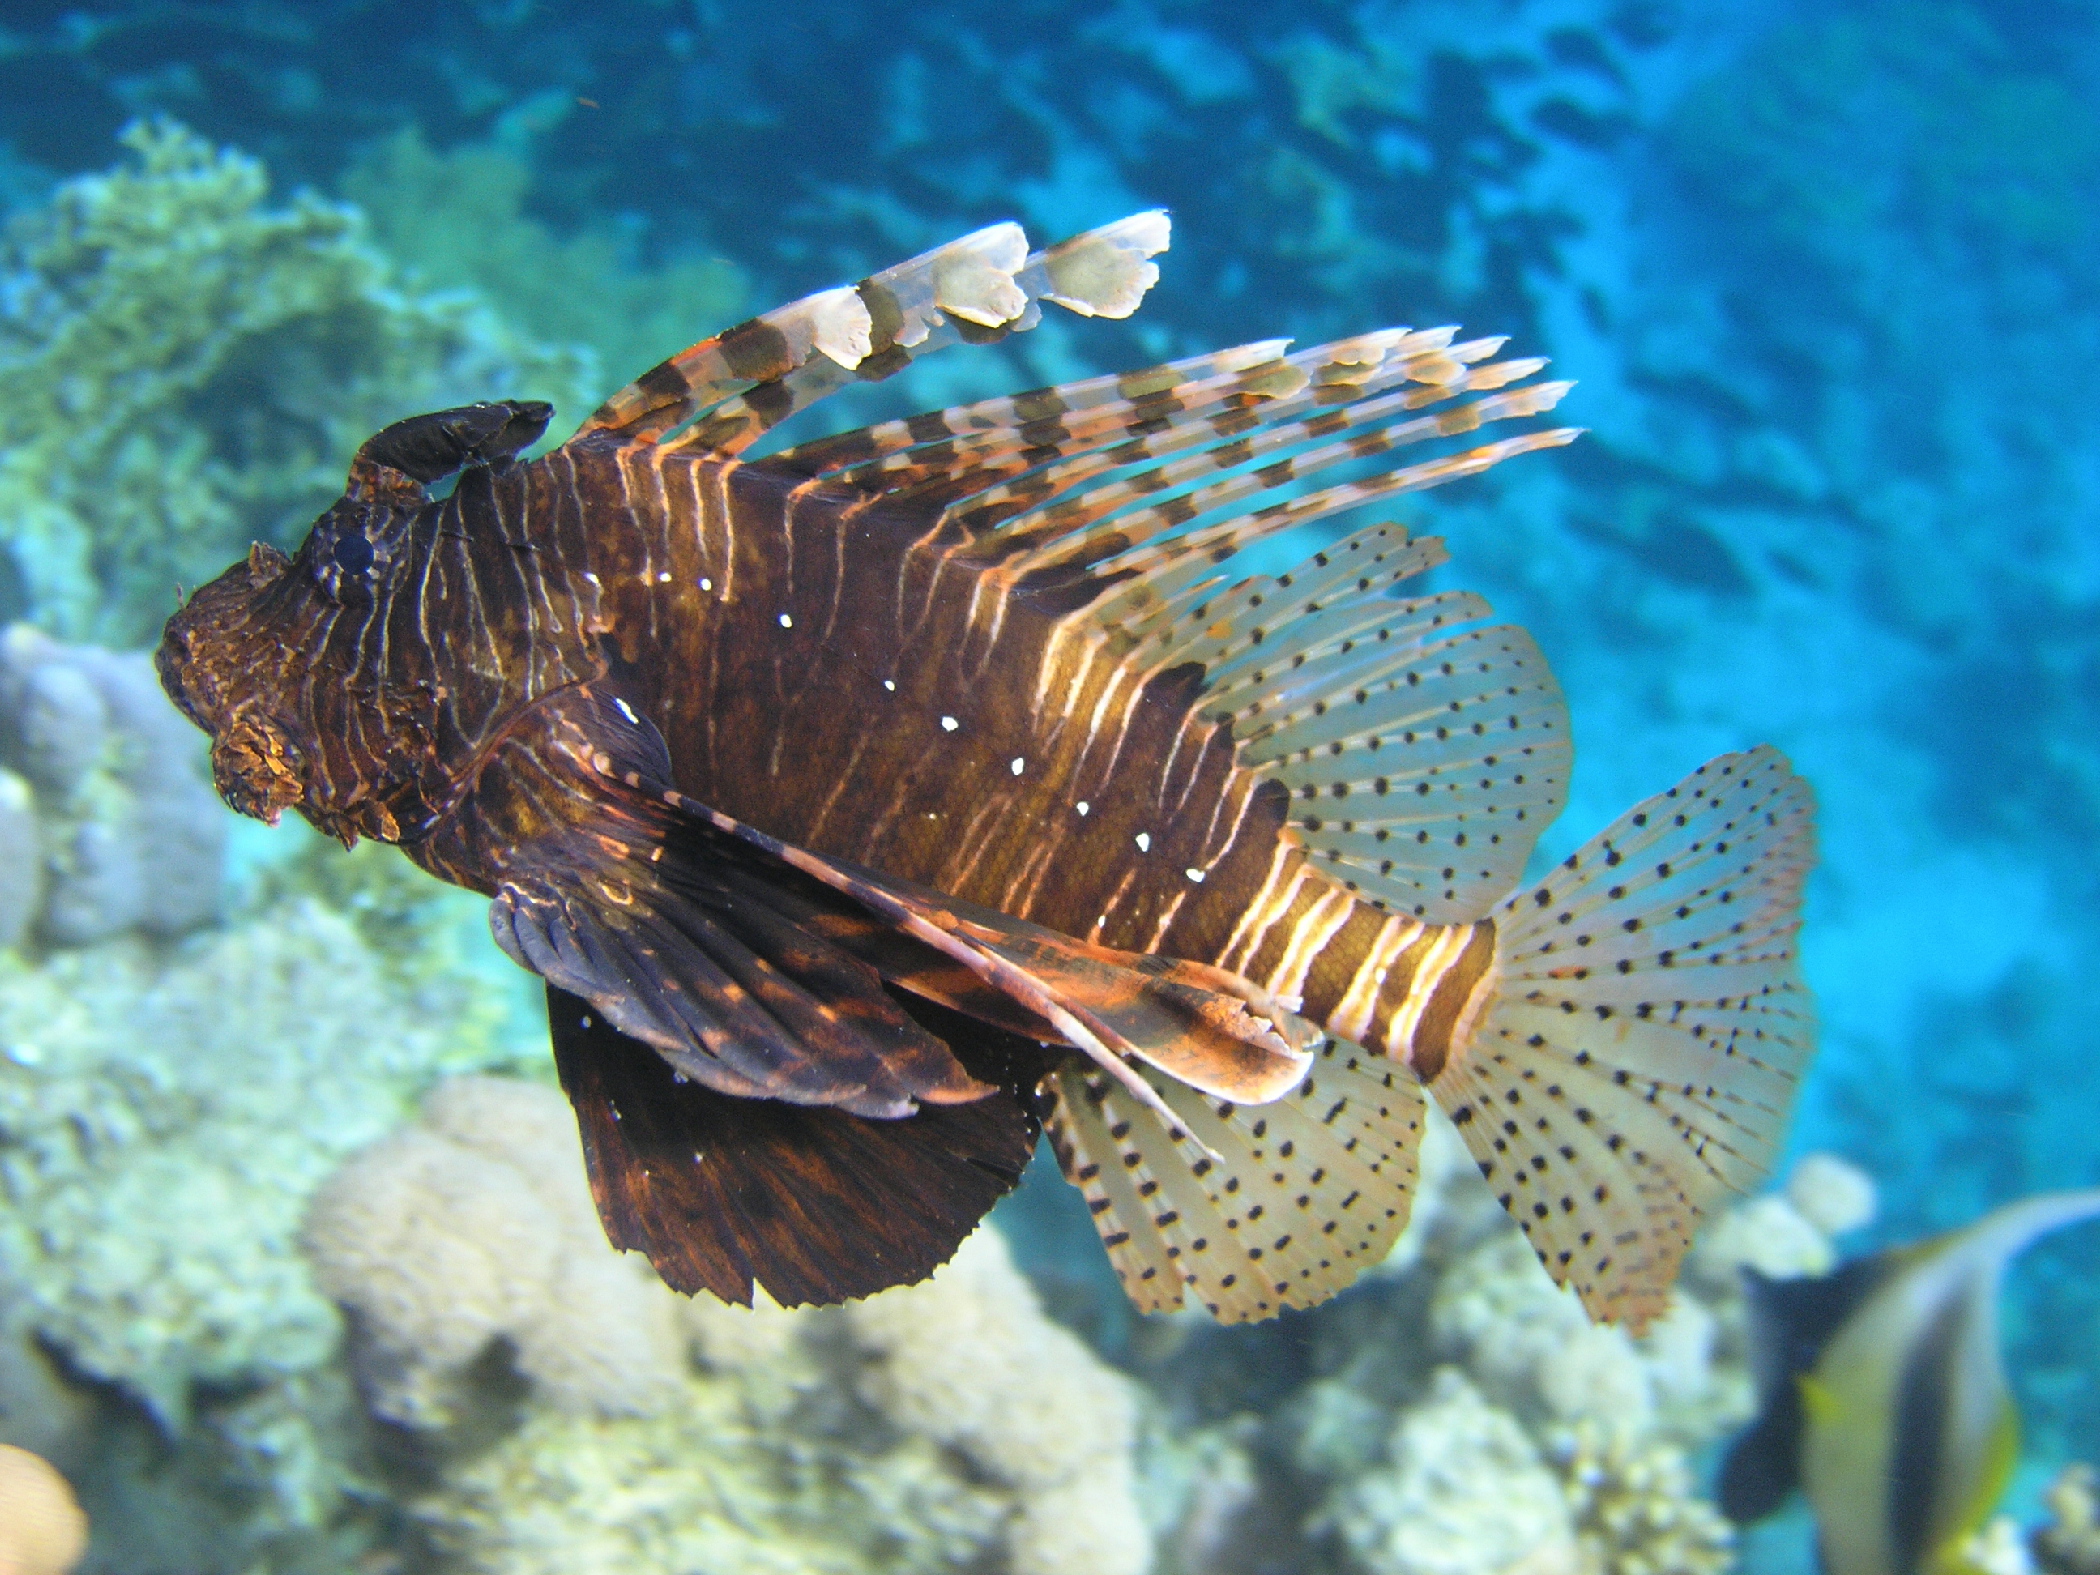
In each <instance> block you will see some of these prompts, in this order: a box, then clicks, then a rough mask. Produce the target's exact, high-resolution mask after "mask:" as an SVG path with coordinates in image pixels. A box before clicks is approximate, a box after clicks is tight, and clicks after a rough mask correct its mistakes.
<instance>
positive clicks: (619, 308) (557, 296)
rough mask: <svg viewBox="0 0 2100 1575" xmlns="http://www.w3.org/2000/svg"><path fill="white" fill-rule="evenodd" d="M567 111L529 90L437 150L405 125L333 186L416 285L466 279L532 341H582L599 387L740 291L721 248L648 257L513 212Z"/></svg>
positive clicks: (671, 343) (670, 349)
mask: <svg viewBox="0 0 2100 1575" xmlns="http://www.w3.org/2000/svg"><path fill="white" fill-rule="evenodd" d="M575 110H576V105H575V102H574V101H573V100H572V99H570V98H568V97H567V96H566V95H563V94H558V93H557V94H551V95H550V94H539V95H536V96H535V97H533V98H531V99H528V100H527V101H526V102H525V103H524V104H523V105H521V106H519V108H517V109H515V110H513V111H511V112H510V113H509V114H507V115H505V116H504V117H503V119H502V120H501V121H500V122H499V124H498V126H497V128H496V132H495V134H494V135H493V136H492V137H491V138H490V139H489V140H488V141H486V142H480V143H472V144H467V145H464V146H460V147H455V148H450V149H447V150H446V151H444V152H442V153H439V152H433V151H432V150H431V148H430V147H429V145H428V144H427V143H425V142H424V140H423V137H422V134H421V133H420V132H419V131H417V130H416V129H415V128H414V127H409V128H407V129H405V130H403V131H400V132H397V133H396V134H395V135H394V136H392V137H390V138H388V139H387V140H386V141H384V142H382V143H379V144H378V145H376V146H374V147H372V148H369V149H367V150H366V151H365V153H364V154H363V155H362V156H361V157H360V158H359V159H358V161H357V163H356V164H355V165H354V166H353V167H352V168H351V170H350V172H349V173H348V175H346V176H345V177H344V180H343V186H342V190H343V195H344V196H345V197H347V198H349V199H350V200H351V201H352V202H354V203H356V204H357V205H358V207H359V208H360V209H361V210H362V211H363V212H364V214H365V216H366V218H367V219H368V220H369V222H370V224H371V227H372V236H373V239H374V240H375V241H376V242H377V243H378V245H379V246H380V247H381V248H382V249H383V250H384V251H385V252H386V254H387V255H388V256H389V257H391V258H392V259H393V260H394V261H395V262H397V263H399V264H400V265H401V266H402V267H403V269H404V270H405V271H406V272H407V273H408V275H409V277H410V278H411V279H412V280H413V281H414V282H415V283H416V284H418V285H422V286H426V287H436V288H440V289H460V288H467V289H472V290H474V291H476V292H477V293H479V294H480V295H481V296H482V297H483V298H484V299H486V300H490V301H498V302H501V303H502V309H503V313H504V316H505V318H506V320H507V321H510V322H513V323H515V324H516V325H517V326H518V328H519V329H520V330H521V331H523V332H524V333H527V334H530V335H532V336H533V337H534V338H536V339H538V340H541V341H542V342H545V343H548V344H581V345H587V346H589V347H590V348H591V349H592V350H593V351H594V352H596V356H597V363H598V366H599V368H600V371H601V377H600V381H601V382H602V383H603V384H604V387H603V388H602V389H601V390H599V391H600V392H601V393H608V394H609V393H611V392H612V391H613V389H615V388H617V387H619V386H620V385H621V384H622V383H624V382H626V381H627V379H628V378H630V377H632V376H634V375H635V374H636V373H637V372H639V371H641V370H642V369H643V368H645V367H651V366H654V365H655V364H656V363H657V362H659V361H661V360H663V359H664V358H665V357H666V356H668V355H671V354H672V353H674V352H675V351H678V350H682V349H684V348H685V346H686V345H688V344H690V343H692V342H693V341H694V340H695V339H698V338H700V337H701V336H702V335H704V334H709V333H713V332H715V331H716V330H717V329H719V328H721V327H723V326H724V325H726V324H728V323H733V322H735V321H737V320H738V319H739V318H741V317H742V316H744V315H746V311H747V306H746V293H747V292H746V286H745V284H744V281H743V278H742V276H741V274H740V273H739V272H738V270H737V269H736V267H735V266H734V265H733V264H731V263H729V262H726V261H724V260H723V259H722V258H720V257H710V258H697V259H696V258H690V257H688V258H684V259H680V260H676V261H672V262H669V263H667V264H665V265H663V266H661V267H648V266H645V265H643V264H642V263H641V262H640V260H639V259H638V258H637V257H636V256H635V255H634V252H635V245H634V237H633V235H632V234H631V233H622V232H621V231H620V229H619V228H618V227H617V226H616V225H614V224H611V223H607V222H603V221H600V222H599V223H598V224H597V225H595V226H594V227H593V228H591V229H589V230H586V231H584V232H582V233H579V234H571V235H556V234H555V233H554V232H553V231H552V230H550V229H549V228H548V227H547V225H546V224H544V223H542V222H541V221H540V220H538V219H536V218H533V217H531V216H530V215H529V214H528V213H527V212H526V211H525V203H526V197H527V192H528V188H529V187H530V185H531V183H532V179H533V157H532V156H533V153H534V150H535V148H536V146H537V145H538V144H539V143H540V142H541V141H542V140H543V139H545V138H547V137H551V136H553V135H555V134H556V133H557V128H558V127H559V125H560V124H561V123H562V122H563V121H564V120H567V119H570V118H573V116H574V114H575ZM759 304H761V305H763V304H764V303H762V302H761V303H759Z"/></svg>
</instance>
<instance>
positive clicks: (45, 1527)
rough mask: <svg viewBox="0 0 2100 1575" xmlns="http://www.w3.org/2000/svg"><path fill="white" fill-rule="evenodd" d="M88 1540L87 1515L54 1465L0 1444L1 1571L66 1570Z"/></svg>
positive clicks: (48, 1573) (46, 1574) (30, 1574)
mask: <svg viewBox="0 0 2100 1575" xmlns="http://www.w3.org/2000/svg"><path fill="white" fill-rule="evenodd" d="M87 1540H88V1523H87V1516H86V1514H85V1513H83V1512H82V1510H81V1508H80V1501H79V1500H78V1499H76V1498H74V1497H73V1489H72V1487H71V1486H70V1485H69V1484H68V1483H67V1482H66V1479H65V1478H64V1477H62V1476H60V1475H59V1474H58V1471H57V1469H56V1468H55V1467H54V1466H52V1464H51V1463H50V1462H49V1461H48V1460H46V1459H44V1457H43V1456H41V1455H33V1454H31V1453H30V1452H29V1451H28V1450H26V1449H17V1448H15V1446H14V1445H12V1444H0V1575H66V1572H67V1571H68V1570H70V1569H72V1568H73V1567H74V1566H75V1565H77V1564H78V1563H79V1562H80V1557H81V1555H82V1554H83V1553H85V1552H87Z"/></svg>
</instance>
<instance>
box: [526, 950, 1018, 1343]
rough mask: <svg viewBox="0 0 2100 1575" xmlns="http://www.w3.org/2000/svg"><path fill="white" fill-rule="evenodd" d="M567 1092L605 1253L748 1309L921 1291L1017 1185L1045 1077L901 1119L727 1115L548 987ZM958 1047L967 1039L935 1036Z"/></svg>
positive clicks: (998, 1075) (698, 1088) (708, 1095)
mask: <svg viewBox="0 0 2100 1575" xmlns="http://www.w3.org/2000/svg"><path fill="white" fill-rule="evenodd" d="M547 1019H548V1024H549V1027H550V1029H551V1031H552V1037H553V1041H554V1055H555V1063H556V1066H557V1067H558V1069H559V1071H560V1074H561V1082H562V1087H563V1089H564V1090H565V1091H566V1092H567V1094H568V1096H569V1098H570V1100H571V1102H572V1103H573V1104H574V1106H575V1109H576V1118H577V1125H578V1128H579V1131H580V1133H581V1136H582V1140H583V1152H584V1159H585V1163H586V1168H587V1170H588V1172H589V1175H590V1183H591V1193H592V1196H593V1198H594V1199H595V1200H596V1202H597V1205H598V1214H599V1218H600V1219H601V1220H602V1221H603V1223H604V1226H605V1233H606V1236H607V1237H608V1238H609V1239H610V1240H611V1242H612V1244H613V1245H614V1246H615V1247H618V1248H622V1249H625V1250H631V1251H636V1252H641V1253H645V1254H647V1256H648V1258H649V1261H650V1262H651V1263H652V1264H653V1265H654V1266H655V1268H656V1271H657V1273H658V1274H659V1275H661V1276H662V1278H663V1280H664V1282H665V1283H666V1284H668V1285H669V1286H671V1287H672V1289H674V1290H677V1291H682V1292H684V1293H685V1294H687V1295H693V1294H696V1293H698V1292H700V1291H707V1292H709V1293H711V1294H713V1295H715V1296H717V1297H720V1298H721V1299H722V1300H723V1301H727V1302H736V1303H740V1304H742V1305H744V1306H749V1305H750V1304H751V1300H752V1288H753V1287H754V1286H763V1287H764V1288H765V1290H766V1293H767V1294H768V1295H769V1296H771V1297H772V1298H773V1299H774V1300H775V1301H777V1302H779V1303H781V1304H782V1305H784V1306H796V1305H801V1304H805V1303H830V1302H840V1301H846V1300H848V1299H850V1298H853V1297H857V1296H870V1295H873V1294H874V1293H875V1292H877V1291H880V1290H886V1289H888V1288H889V1287H890V1286H893V1285H907V1284H910V1283H912V1282H913V1281H916V1280H921V1279H924V1278H925V1277H926V1276H927V1275H928V1274H930V1273H932V1272H933V1270H934V1269H935V1268H937V1267H938V1266H939V1265H941V1264H942V1263H944V1262H946V1261H947V1260H948V1258H949V1257H950V1256H951V1255H952V1254H953V1253H954V1251H955V1249H956V1247H957V1246H958V1245H959V1244H960V1243H961V1242H962V1240H963V1238H964V1237H965V1236H967V1235H969V1233H970V1232H971V1231H972V1230H973V1229H975V1228H976V1226H977V1224H978V1222H979V1221H980V1220H981V1219H982V1218H983V1217H984V1215H985V1213H986V1211H987V1210H989V1209H990V1208H991V1206H992V1205H993V1204H994V1203H995V1202H997V1201H998V1199H999V1198H1000V1197H1001V1196H1003V1195H1004V1194H1005V1193H1006V1192H1008V1191H1009V1190H1011V1189H1012V1187H1013V1186H1014V1184H1015V1183H1016V1182H1017V1181H1019V1179H1020V1176H1021V1172H1022V1170H1023V1169H1024V1168H1025V1167H1026V1165H1027V1163H1028V1159H1029V1156H1030V1154H1031V1153H1032V1152H1033V1150H1034V1145H1035V1140H1036V1137H1037V1135H1038V1133H1039V1131H1040V1121H1039V1116H1038V1110H1037V1102H1036V1096H1035V1095H1034V1093H1033V1091H1032V1085H1033V1082H1034V1080H1035V1078H1036V1077H1037V1076H1039V1075H1040V1072H1041V1068H1040V1067H1039V1066H1036V1067H1029V1066H1026V1065H1025V1052H1026V1051H1027V1050H1028V1049H1030V1048H1032V1047H1027V1046H1025V1045H1024V1046H1022V1047H1021V1050H1022V1052H1023V1054H1022V1058H1021V1059H1020V1060H1019V1061H1016V1060H1011V1059H1010V1060H1009V1061H1008V1062H1007V1064H1006V1069H1004V1072H1003V1071H1002V1068H999V1067H989V1066H986V1065H985V1064H984V1062H983V1061H982V1060H980V1059H978V1058H975V1057H973V1059H972V1064H973V1066H976V1067H977V1068H978V1070H980V1071H982V1072H984V1073H985V1075H986V1076H987V1077H990V1078H994V1079H998V1080H1000V1081H1002V1082H1004V1081H1006V1076H1007V1075H1012V1069H1013V1068H1015V1067H1019V1068H1021V1070H1020V1071H1019V1073H1018V1075H1014V1076H1013V1081H1012V1083H1011V1086H1006V1087H1002V1090H1001V1092H999V1093H997V1094H994V1095H992V1096H991V1097H989V1098H985V1099H981V1100H977V1101H974V1102H972V1103H969V1104H963V1105H928V1106H926V1107H924V1108H922V1109H920V1110H919V1111H918V1112H917V1113H916V1114H914V1115H911V1116H908V1117H905V1118H903V1119H900V1120H894V1121H882V1120H870V1119H867V1118H865V1117H861V1116H855V1115H852V1114H849V1113H848V1112H846V1111H843V1110H839V1109H835V1108H829V1107H824V1106H810V1105H792V1104H784V1103H781V1102H779V1101H776V1100H752V1099H739V1098H735V1097H733V1096H730V1095H725V1094H722V1093H719V1092H717V1091H715V1090H714V1089H711V1088H708V1087H707V1086H705V1085H704V1084H701V1083H698V1082H694V1081H691V1080H688V1079H684V1078H681V1077H680V1076H679V1075H678V1074H676V1073H675V1072H674V1071H673V1069H672V1068H671V1066H670V1064H669V1063H668V1062H666V1061H665V1060H664V1058H663V1057H662V1056H661V1055H659V1054H658V1053H657V1051H656V1050H655V1049H654V1048H653V1047H651V1046H649V1045H646V1044H644V1043H642V1042H641V1041H640V1040H638V1039H634V1038H632V1037H630V1036H629V1035H626V1034H623V1033H621V1032H620V1031H619V1030H618V1029H617V1028H615V1027H614V1026H613V1025H612V1024H611V1023H610V1022H609V1021H607V1019H606V1018H605V1016H604V1014H603V1013H601V1012H599V1011H598V1010H597V1009H596V1008H595V1007H594V1006H593V1004H592V1003H591V1002H589V1001H586V1000H583V999H582V998H580V997H578V996H574V995H571V994H569V993H568V992H567V991H565V990H561V989H558V988H555V987H553V986H549V987H548V991H547ZM939 1028H940V1031H941V1032H943V1033H944V1034H948V1035H954V1036H956V1037H957V1038H958V1039H961V1038H964V1037H967V1036H969V1035H975V1034H978V1033H981V1031H980V1030H977V1029H975V1027H974V1025H964V1027H963V1028H961V1029H958V1027H957V1026H956V1025H955V1024H953V1023H948V1022H943V1023H941V1024H940V1025H939Z"/></svg>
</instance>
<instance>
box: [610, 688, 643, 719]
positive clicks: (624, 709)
mask: <svg viewBox="0 0 2100 1575" xmlns="http://www.w3.org/2000/svg"><path fill="white" fill-rule="evenodd" d="M613 704H614V705H616V706H618V707H619V708H620V715H622V716H624V717H626V718H627V720H628V721H629V722H630V723H631V724H632V725H634V726H635V727H640V726H641V725H642V719H641V718H640V717H638V716H636V715H635V714H634V707H633V706H631V705H629V704H628V703H627V702H626V701H625V700H622V699H620V698H619V697H618V696H617V695H616V696H614V697H613Z"/></svg>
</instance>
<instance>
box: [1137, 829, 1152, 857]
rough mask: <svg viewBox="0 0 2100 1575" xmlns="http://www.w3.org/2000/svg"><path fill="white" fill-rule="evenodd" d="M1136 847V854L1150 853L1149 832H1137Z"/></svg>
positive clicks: (1150, 840)
mask: <svg viewBox="0 0 2100 1575" xmlns="http://www.w3.org/2000/svg"><path fill="white" fill-rule="evenodd" d="M1137 845H1138V852H1140V853H1150V852H1151V851H1152V833H1151V832H1149V831H1141V832H1139V833H1138V834H1137Z"/></svg>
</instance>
